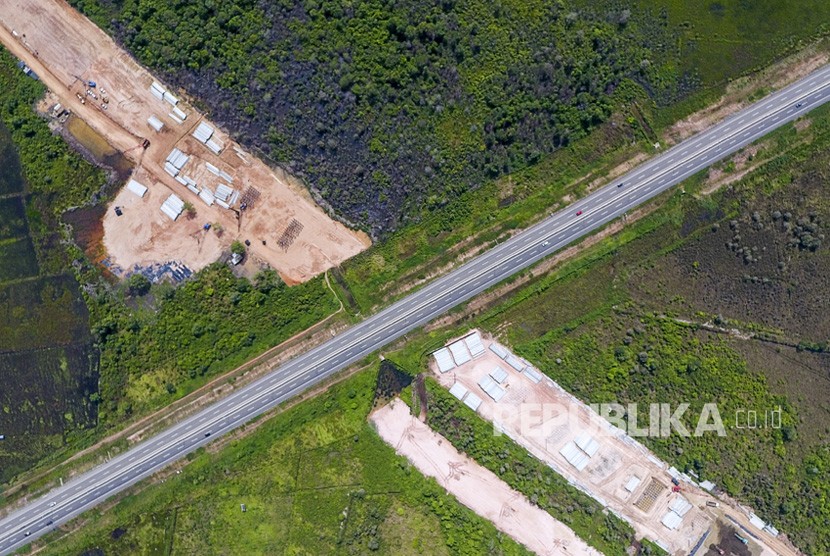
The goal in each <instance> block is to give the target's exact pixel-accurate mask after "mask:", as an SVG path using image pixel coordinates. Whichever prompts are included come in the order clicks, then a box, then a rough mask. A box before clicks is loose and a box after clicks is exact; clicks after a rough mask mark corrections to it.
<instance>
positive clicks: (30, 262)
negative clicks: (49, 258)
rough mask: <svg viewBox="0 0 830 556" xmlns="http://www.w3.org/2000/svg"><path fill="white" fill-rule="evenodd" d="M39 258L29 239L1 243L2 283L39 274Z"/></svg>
mask: <svg viewBox="0 0 830 556" xmlns="http://www.w3.org/2000/svg"><path fill="white" fill-rule="evenodd" d="M38 270H39V269H38V264H37V257H36V256H35V250H34V246H33V245H32V240H31V239H29V238H28V237H22V238H18V239H6V240H4V241H0V283H2V282H8V281H11V280H19V279H21V278H29V277H32V276H37V274H38Z"/></svg>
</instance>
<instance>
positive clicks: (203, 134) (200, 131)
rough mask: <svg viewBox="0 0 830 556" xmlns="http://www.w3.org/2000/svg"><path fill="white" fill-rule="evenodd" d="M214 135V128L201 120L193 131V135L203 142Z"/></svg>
mask: <svg viewBox="0 0 830 556" xmlns="http://www.w3.org/2000/svg"><path fill="white" fill-rule="evenodd" d="M212 136H213V128H212V127H210V126H209V125H208V124H206V123H205V122H199V125H198V126H197V127H196V130H195V131H194V132H193V137H195V138H196V139H198V140H199V141H201V142H202V143H207V142H208V139H210V138H211V137H212Z"/></svg>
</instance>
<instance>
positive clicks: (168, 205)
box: [161, 194, 184, 221]
mask: <svg viewBox="0 0 830 556" xmlns="http://www.w3.org/2000/svg"><path fill="white" fill-rule="evenodd" d="M183 210H184V201H182V200H181V199H180V198H179V197H177V196H176V195H175V194H172V195H170V196H169V197H168V198H167V200H166V201H164V202H163V203H162V204H161V212H163V213H164V214H166V215H167V216H168V217H169V218H170V220H173V221H175V220H176V218H178V217H179V215H180V214H181V213H182V211H183Z"/></svg>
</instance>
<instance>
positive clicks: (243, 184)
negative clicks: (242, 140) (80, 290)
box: [0, 0, 370, 283]
mask: <svg viewBox="0 0 830 556" xmlns="http://www.w3.org/2000/svg"><path fill="white" fill-rule="evenodd" d="M1 17H2V20H0V40H2V42H3V44H4V45H5V46H6V48H8V49H9V50H10V51H11V52H12V54H14V55H15V56H17V57H18V58H19V59H20V60H21V61H22V62H24V63H25V64H26V67H27V68H30V69H31V71H32V72H34V73H35V74H36V75H37V76H38V77H39V78H40V79H41V80H42V81H43V82H44V84H45V85H46V86H47V87H48V88H49V89H50V90H51V91H52V93H53V94H54V95H55V96H56V97H57V99H58V101H59V103H60V105H61V108H62V110H64V111H69V112H71V113H72V114H74V115H75V116H77V117H80V118H81V119H83V120H84V121H85V122H86V123H87V124H88V125H89V126H90V127H91V128H92V129H93V130H95V131H96V132H97V133H98V134H100V135H101V136H102V137H103V138H104V139H105V140H106V141H107V142H108V143H109V144H110V145H111V146H112V147H113V148H114V149H116V150H117V151H119V152H121V153H122V154H123V155H124V156H125V157H127V158H128V159H129V160H130V161H131V162H132V163H133V164H134V165H135V170H134V173H133V175H132V179H131V180H130V181H129V182H128V183H129V184H130V186H129V187H124V188H123V189H122V190H121V191H120V192H119V193H118V195H116V197H115V198H114V199H113V200H112V202H111V206H110V208H109V210H107V212H106V216H105V217H104V222H103V225H104V239H103V242H104V246H105V248H106V250H107V253H108V258H109V261H110V264H111V265H113V266H116V267H119V268H122V269H129V268H133V267H147V266H151V265H154V264H163V263H165V262H167V261H170V260H173V259H175V260H177V261H181V264H183V265H184V266H186V267H188V268H189V269H192V270H194V271H197V270H199V269H201V268H203V267H205V266H206V265H208V264H210V263H212V262H214V261H216V260H218V259H219V258H220V257H221V256H222V254H223V253H226V252H227V251H228V248H229V246H230V244H231V243H232V242H233V241H235V240H238V241H241V242H244V243H245V245H246V246H247V256H248V257H250V258H252V259H253V260H255V261H257V262H259V263H261V265H263V266H264V265H268V266H271V267H272V268H274V269H276V270H277V271H278V272H279V273H280V275H281V276H282V277H283V279H284V280H285V281H286V282H287V283H299V282H303V281H305V280H308V279H310V278H312V277H314V276H316V275H318V274H320V273H321V272H324V271H325V270H326V269H328V268H330V267H332V266H335V265H338V264H339V263H341V262H342V261H343V260H345V259H348V258H349V257H351V256H353V255H355V254H357V253H359V252H361V251H363V250H364V249H366V248H367V247H368V246H369V245H370V240H369V238H368V236H366V234H364V233H362V232H356V231H353V230H350V229H349V228H347V227H346V226H344V225H343V224H341V223H340V222H337V221H336V220H334V219H332V218H330V217H329V216H328V215H327V214H326V213H325V212H324V211H323V210H322V209H321V208H320V207H319V206H318V205H317V204H316V203H315V202H314V201H313V199H312V198H311V197H310V195H309V194H308V192H307V191H306V190H305V188H304V187H303V186H302V185H301V184H299V183H297V182H295V181H294V180H292V178H291V177H290V176H288V175H284V173H283V172H282V171H281V170H273V169H272V168H270V167H269V166H267V165H266V164H265V163H264V162H263V161H261V160H260V159H258V158H257V157H255V156H253V155H251V154H250V153H248V152H246V151H245V150H244V149H243V148H242V147H241V146H240V145H239V144H237V143H236V142H234V141H233V140H232V138H231V137H229V136H228V134H227V133H226V132H224V131H222V130H220V129H218V128H217V126H215V125H214V124H212V123H211V122H210V121H208V120H207V119H206V118H205V117H204V116H203V115H201V114H199V113H198V112H197V111H196V110H195V109H194V108H193V107H192V105H191V104H190V102H188V100H187V99H186V93H185V92H183V91H176V90H172V89H171V88H170V87H168V86H167V85H165V84H163V83H162V82H161V81H160V80H158V79H156V78H154V77H153V76H152V75H151V74H150V73H149V72H148V71H147V70H146V69H144V68H143V67H141V66H140V65H139V64H138V63H137V62H136V61H135V60H134V59H133V58H131V57H130V56H129V54H127V53H126V52H125V51H123V50H122V49H121V48H120V47H119V46H118V45H117V44H116V43H115V42H114V41H113V40H112V39H111V38H110V37H109V36H107V35H106V34H105V33H104V32H103V31H102V30H100V29H99V28H98V27H97V26H96V25H95V24H94V23H92V22H91V21H89V20H88V19H86V18H85V17H83V16H82V15H80V14H79V13H78V12H77V11H75V10H74V9H73V8H71V7H70V6H69V5H68V4H67V3H66V2H61V1H59V0H8V2H6V5H5V9H4V10H3V14H2V16H1Z"/></svg>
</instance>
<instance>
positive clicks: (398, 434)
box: [371, 399, 600, 555]
mask: <svg viewBox="0 0 830 556" xmlns="http://www.w3.org/2000/svg"><path fill="white" fill-rule="evenodd" d="M371 421H372V423H374V424H375V427H376V428H377V431H378V434H380V437H381V438H383V439H384V440H385V441H386V442H387V443H388V444H390V445H391V446H393V447H394V448H395V451H396V452H397V453H399V454H401V455H403V456H406V458H407V459H408V460H409V461H410V462H412V464H413V465H415V467H417V468H418V470H419V471H420V472H421V473H423V474H424V475H427V476H428V477H433V478H435V479H436V480H437V481H438V483H439V484H440V485H441V486H443V487H444V488H446V489H447V491H448V492H449V493H450V494H452V495H453V496H455V497H456V498H458V500H459V501H460V502H461V503H462V504H464V505H465V506H467V507H468V508H470V509H472V510H473V511H475V512H476V513H477V514H478V515H480V516H482V517H484V518H486V519H488V520H490V521H491V522H493V524H494V525H495V526H496V528H498V529H499V530H501V531H504V532H505V533H507V534H508V535H510V536H511V537H513V538H514V539H516V540H517V541H519V542H520V543H522V544H523V545H525V546H526V547H528V548H530V549H531V550H533V551H534V552H535V553H537V554H591V555H599V554H600V552H598V551H597V550H595V549H593V548H591V547H589V546H588V545H587V544H585V542H584V541H583V540H581V539H580V538H579V537H577V536H576V535H575V534H574V532H573V531H572V530H571V529H569V528H568V527H566V526H565V525H563V524H562V523H560V522H559V521H557V520H555V519H553V518H552V517H551V516H550V514H549V513H547V512H545V511H544V510H542V509H541V508H539V507H538V506H534V505H533V504H531V503H530V502H529V501H528V500H527V498H525V497H524V496H523V495H522V494H521V493H519V492H516V491H515V490H513V489H511V488H510V487H509V486H508V485H507V484H506V483H505V482H504V481H502V480H501V479H499V478H498V477H497V476H496V475H495V474H493V473H492V472H490V471H488V470H487V469H484V468H483V467H481V466H480V465H478V464H477V463H476V462H475V461H473V460H471V459H470V458H468V457H466V456H464V455H463V454H461V453H459V452H458V451H457V450H456V449H455V448H454V447H453V446H452V444H450V443H449V442H447V441H446V440H445V439H442V438H441V436H439V435H438V434H436V433H434V432H433V431H432V430H431V429H430V428H429V427H428V426H427V425H425V424H424V423H422V422H421V421H419V420H418V419H417V418H415V417H413V416H412V415H410V413H409V407H408V406H407V405H406V404H404V403H403V402H401V401H400V400H397V399H395V400H393V401H392V403H390V404H389V405H387V406H384V407H383V408H381V409H379V410H378V411H376V412H375V413H374V414H373V415H372V416H371Z"/></svg>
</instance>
